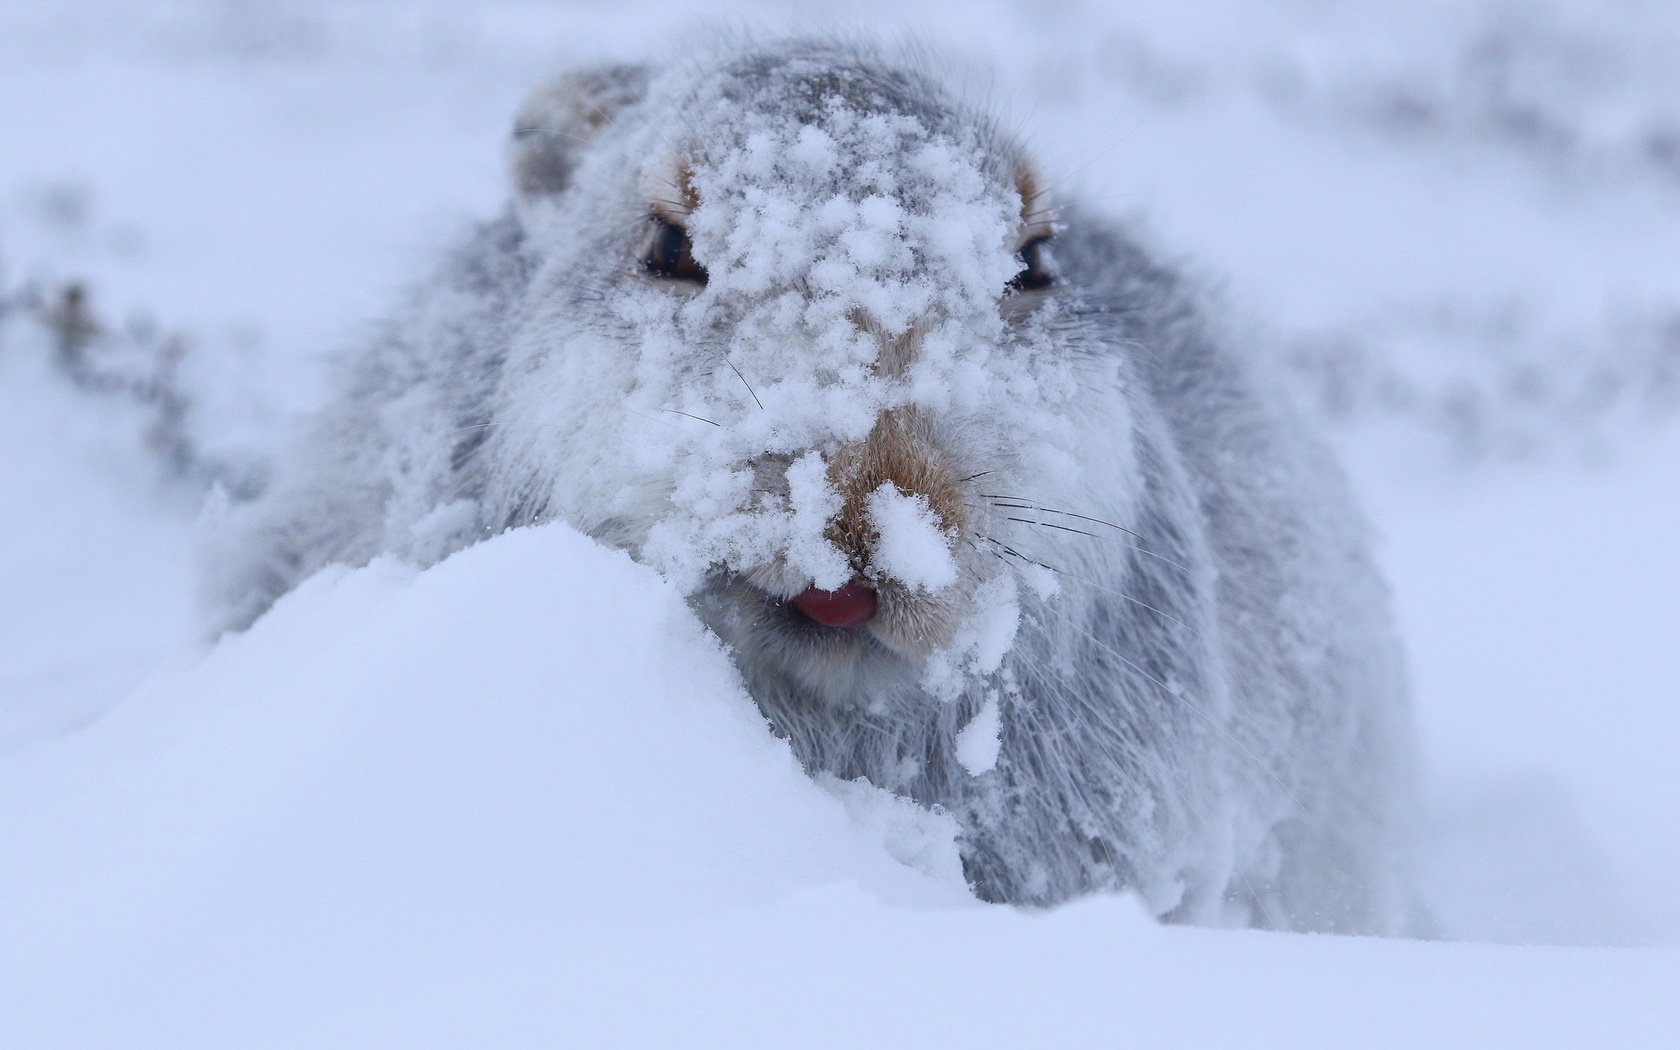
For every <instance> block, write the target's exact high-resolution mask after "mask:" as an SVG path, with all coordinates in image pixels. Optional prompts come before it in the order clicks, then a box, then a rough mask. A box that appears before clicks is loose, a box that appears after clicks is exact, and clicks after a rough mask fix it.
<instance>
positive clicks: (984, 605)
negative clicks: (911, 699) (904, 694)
mask: <svg viewBox="0 0 1680 1050" xmlns="http://www.w3.org/2000/svg"><path fill="white" fill-rule="evenodd" d="M1020 627H1021V604H1020V596H1019V592H1018V590H1017V588H1016V584H1015V578H1014V577H1013V576H994V577H992V578H991V579H989V580H987V581H986V582H985V583H983V584H981V585H980V586H979V587H977V588H976V589H975V592H974V597H973V609H972V611H971V613H970V615H969V616H968V617H967V618H966V619H965V620H963V621H962V624H961V625H960V626H959V627H958V629H957V631H956V636H955V638H954V639H953V640H952V642H951V644H950V645H948V646H945V647H942V648H940V649H936V650H935V651H934V652H933V653H932V654H931V655H930V656H929V657H928V662H927V667H926V668H924V669H923V671H922V686H923V688H925V689H927V690H928V691H929V692H931V693H933V694H934V695H935V696H937V697H939V698H941V699H944V700H949V699H952V698H954V697H955V696H956V695H957V694H958V693H959V692H960V691H961V690H962V687H963V684H964V683H965V682H966V681H968V680H970V679H971V678H983V677H985V676H987V675H990V674H993V673H995V672H996V671H997V670H998V669H999V668H1000V667H1002V666H1003V658H1004V657H1005V656H1006V655H1008V653H1009V647H1010V645H1012V644H1013V643H1014V641H1015V633H1016V632H1017V631H1018V630H1020Z"/></svg>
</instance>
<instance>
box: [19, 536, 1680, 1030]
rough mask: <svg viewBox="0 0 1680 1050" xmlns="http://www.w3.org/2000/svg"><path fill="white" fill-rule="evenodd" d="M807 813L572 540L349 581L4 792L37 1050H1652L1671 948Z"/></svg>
mask: <svg viewBox="0 0 1680 1050" xmlns="http://www.w3.org/2000/svg"><path fill="white" fill-rule="evenodd" d="M954 832H955V829H954V828H953V827H952V826H951V825H950V823H949V822H948V821H947V820H945V819H944V818H941V817H938V816H936V815H932V814H928V813H925V812H922V811H920V810H919V809H916V808H915V807H913V806H910V805H908V804H906V803H903V802H900V801H897V800H894V799H892V798H891V797H889V796H886V795H884V794H882V793H880V792H878V791H875V790H874V789H872V788H868V787H866V786H863V785H838V784H828V785H820V784H817V783H814V782H813V781H811V780H810V779H808V778H806V777H805V776H804V774H803V773H802V772H801V771H800V770H799V769H798V768H797V767H796V765H795V764H794V762H793V760H792V758H791V756H790V754H789V753H788V751H787V750H786V748H785V747H784V746H783V745H782V744H781V743H780V742H779V741H777V740H776V739H775V738H774V737H772V736H771V735H770V733H769V732H768V730H767V729H766V727H765V726H764V724H763V722H762V720H761V719H760V718H759V716H758V714H757V712H756V710H755V709H754V708H753V707H752V705H751V703H750V701H749V700H748V699H747V698H746V696H745V694H744V693H743V692H742V691H741V690H740V688H739V685H738V683H737V682H736V680H735V678H734V674H733V671H732V669H731V667H730V666H729V663H728V660H727V658H726V656H725V654H724V653H723V652H721V651H720V649H719V647H718V645H717V644H716V642H715V641H714V640H712V639H711V638H710V637H709V636H707V635H706V634H705V633H704V632H703V631H702V629H701V628H700V627H699V625H698V624H697V623H696V622H695V621H694V620H693V619H692V618H691V617H690V615H689V614H688V612H687V610H686V609H685V608H684V606H683V605H682V603H681V602H680V600H679V599H678V598H677V597H676V595H675V593H674V592H673V591H672V590H671V589H670V588H668V587H667V586H666V584H665V583H664V582H663V581H662V580H660V579H659V578H658V577H657V576H656V575H654V574H653V573H652V572H651V571H649V570H647V569H645V568H643V567H640V566H637V565H634V564H632V563H631V562H630V561H629V560H628V559H627V558H625V557H624V556H623V555H622V554H619V553H617V552H613V551H609V550H606V549H603V548H601V547H599V546H597V545H595V544H593V543H592V542H591V541H589V540H587V539H585V538H584V537H582V536H581V535H579V534H577V533H575V532H573V531H571V530H570V529H568V528H566V527H565V526H559V525H556V526H549V527H545V528H541V529H535V530H524V531H520V532H515V533H510V534H508V535H505V536H503V537H500V538H498V539H496V540H493V541H490V542H488V543H485V544H482V545H480V546H478V547H474V548H471V549H469V550H467V551H465V552H463V553H461V554H459V555H457V556H455V557H453V558H451V559H449V560H448V561H446V562H444V563H442V564H440V565H438V566H436V567H435V568H433V569H430V570H428V571H425V572H416V571H414V570H412V569H410V568H408V567H406V566H403V565H401V564H396V563H393V562H388V561H386V562H379V563H375V564H374V565H372V566H370V567H368V568H366V569H362V570H358V571H353V572H351V571H329V572H327V573H323V574H321V575H320V576H317V577H316V578H315V579H313V580H312V581H310V582H309V583H308V584H307V585H306V586H304V587H303V588H302V589H300V590H299V591H298V592H296V593H295V594H293V595H291V596H289V597H287V598H286V599H285V600H283V601H282V602H281V603H280V605H278V606H277V607H276V608H275V609H274V610H273V612H272V614H271V615H270V616H268V617H267V618H265V619H263V620H262V621H259V623H258V624H257V625H256V626H255V627H254V628H253V629H252V630H251V631H249V632H248V633H246V634H244V635H240V636H232V637H227V638H224V639H222V640H221V641H220V642H219V643H218V644H217V645H216V646H215V647H214V648H213V649H212V650H211V651H210V652H208V653H207V654H205V655H203V656H202V657H201V658H199V657H194V658H190V659H186V660H184V661H183V665H182V666H178V667H176V668H174V669H172V670H170V671H168V672H166V673H164V674H162V675H161V676H159V677H157V678H156V679H154V680H153V681H152V682H151V683H150V684H148V685H147V686H145V687H144V688H142V689H141V690H140V691H139V692H138V693H136V694H135V695H133V696H132V697H130V698H129V699H128V700H127V701H125V702H123V703H122V704H120V705H119V706H118V707H117V708H116V709H114V710H113V711H112V712H111V713H109V714H108V715H107V716H106V717H104V718H103V719H101V720H99V721H97V722H95V723H94V724H93V725H91V726H90V727H88V728H86V729H85V730H83V731H81V732H79V733H75V734H71V735H67V736H62V737H58V738H54V739H46V740H42V741H40V742H38V743H36V744H35V745H34V746H32V747H29V748H26V749H24V750H23V751H21V752H20V753H18V754H16V755H14V756H13V757H12V759H11V761H9V762H8V763H7V764H6V766H5V767H4V768H3V772H0V841H3V842H5V843H6V850H5V852H4V854H3V856H0V930H3V931H4V934H3V940H4V943H5V945H6V948H5V951H4V952H3V953H0V1018H4V1020H3V1021H0V1032H4V1033H5V1040H4V1041H5V1042H6V1044H7V1045H13V1046H37V1045H73V1046H136V1045H170V1046H246V1047H254V1046H303V1045H358V1046H373V1045H391V1046H396V1045H402V1046H415V1045H456V1046H459V1045H497V1046H517V1045H555V1044H561V1045H610V1044H615V1043H621V1044H637V1043H639V1044H642V1045H649V1044H653V1043H665V1044H681V1045H703V1044H706V1043H711V1042H720V1043H721V1042H724V1041H728V1042H732V1043H738V1042H741V1041H748V1042H759V1041H765V1042H768V1041H771V1040H774V1041H776V1042H780V1043H792V1044H796V1045H842V1044H851V1045H855V1044H856V1043H857V1041H858V1040H873V1041H877V1042H880V1043H883V1044H887V1045H902V1044H905V1043H909V1042H932V1043H936V1044H938V1043H948V1042H956V1041H959V1040H961V1041H964V1042H970V1043H974V1044H977V1045H1005V1044H1027V1045H1034V1044H1036V1045H1076V1044H1081V1043H1087V1042H1092V1041H1097V1040H1107V1039H1110V1038H1113V1039H1121V1038H1124V1039H1125V1040H1126V1042H1128V1043H1130V1044H1134V1045H1187V1044H1193V1043H1201V1042H1205V1041H1212V1042H1213V1043H1222V1042H1231V1041H1233V1040H1236V1039H1239V1038H1240V1039H1241V1041H1242V1042H1243V1043H1244V1044H1245V1045H1253V1044H1254V1043H1255V1042H1256V1040H1258V1041H1259V1042H1260V1043H1262V1044H1265V1043H1268V1042H1282V1041H1284V1040H1286V1039H1287V1040H1288V1041H1289V1042H1290V1043H1291V1044H1294V1045H1299V1046H1316V1045H1324V1046H1342V1045H1347V1043H1348V1041H1349V1040H1350V1039H1357V1041H1358V1042H1359V1043H1360V1044H1361V1045H1391V1044H1392V1045H1397V1046H1399V1045H1408V1046H1409V1045H1416V1044H1417V1043H1419V1042H1422V1041H1424V1040H1429V1041H1434V1042H1440V1041H1443V1040H1444V1041H1447V1042H1449V1043H1452V1044H1455V1045H1492V1044H1496V1043H1505V1044H1507V1045H1524V1046H1549V1045H1555V1046H1570V1045H1582V1044H1583V1043H1584V1042H1587V1041H1592V1042H1603V1043H1608V1044H1610V1045H1641V1044H1643V1045H1654V1044H1655V1043H1656V1042H1657V1041H1659V1038H1660V1034H1661V1032H1662V1031H1663V1030H1665V1027H1666V1024H1667V1023H1668V1022H1670V1021H1672V1018H1671V1017H1665V1016H1664V1012H1663V1011H1658V1010H1652V1011H1647V1012H1644V1013H1641V1012H1639V1011H1632V1012H1630V1011H1627V1010H1625V1009H1623V1008H1622V1007H1621V1006H1618V1005H1616V1004H1619V1003H1620V1004H1625V1003H1628V1002H1636V1001H1639V1000H1640V999H1644V1001H1646V1002H1649V1003H1652V1004H1655V1003H1657V1002H1659V1001H1660V1000H1661V997H1664V996H1666V995H1667V994H1668V992H1669V991H1670V990H1671V989H1672V987H1674V984H1675V982H1676V981H1677V980H1680V965H1677V964H1676V958H1675V956H1674V955H1673V954H1672V953H1666V952H1644V953H1642V952H1637V951H1621V952H1618V951H1608V950H1603V951H1601V950H1582V949H1574V950H1551V951H1547V950H1538V949H1517V948H1494V947H1472V946H1462V945H1461V946H1450V945H1439V944H1424V943H1399V942H1388V943H1385V942H1379V941H1361V940H1353V939H1344V938H1326V937H1299V936H1279V935H1259V934H1243V933H1231V932H1212V931H1196V930H1188V929H1171V928H1162V927H1157V926H1155V925H1153V924H1152V923H1150V922H1149V921H1147V920H1146V919H1145V918H1144V917H1143V915H1142V912H1141V910H1140V909H1139V908H1138V907H1137V906H1136V905H1135V904H1133V902H1131V901H1129V900H1126V899H1093V900H1090V901H1088V902H1085V903H1082V904H1079V905H1076V906H1073V907H1069V908H1064V909H1061V910H1057V911H1053V912H1049V913H1043V914H1035V913H1029V912H1024V911H1016V910H1012V909H1007V908H1000V907H991V906H985V905H981V904H979V903H977V902H975V901H974V900H972V899H971V898H969V897H968V896H967V895H966V892H965V889H964V887H963V885H962V880H961V873H960V869H959V867H958V865H957V861H956V854H955V850H954V846H953V844H952V836H953V834H954Z"/></svg>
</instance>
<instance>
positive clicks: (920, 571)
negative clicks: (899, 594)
mask: <svg viewBox="0 0 1680 1050" xmlns="http://www.w3.org/2000/svg"><path fill="white" fill-rule="evenodd" d="M865 510H866V513H867V514H868V518H869V524H870V525H871V526H873V527H874V529H875V534H876V543H875V549H874V555H875V567H876V568H877V569H879V570H880V571H882V572H884V573H886V574H887V575H888V576H891V577H892V578H893V579H895V580H898V581H899V582H900V583H902V584H904V585H905V586H906V587H912V588H915V589H917V590H923V591H937V590H940V589H941V588H944V587H949V586H950V585H951V584H953V583H955V582H957V562H956V559H955V558H953V557H952V556H951V541H950V539H949V538H948V537H947V536H946V534H945V530H944V529H943V528H942V527H941V526H940V523H939V516H938V515H937V514H935V513H934V512H933V509H932V508H931V507H929V506H928V501H927V497H926V496H923V495H921V494H920V493H916V494H910V495H907V494H905V493H903V492H900V491H899V490H898V486H897V485H894V484H893V483H892V482H890V481H887V482H883V483H882V484H881V486H880V487H879V488H877V489H876V490H875V491H874V492H871V493H870V494H869V497H868V499H867V500H866V501H865Z"/></svg>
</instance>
